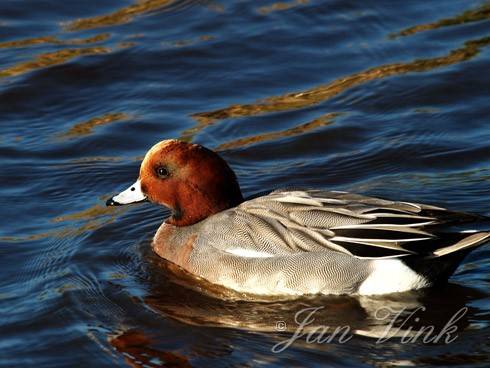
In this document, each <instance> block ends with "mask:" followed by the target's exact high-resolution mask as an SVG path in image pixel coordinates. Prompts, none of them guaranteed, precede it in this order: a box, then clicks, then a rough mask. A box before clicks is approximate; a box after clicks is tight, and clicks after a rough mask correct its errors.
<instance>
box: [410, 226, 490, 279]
mask: <svg viewBox="0 0 490 368" xmlns="http://www.w3.org/2000/svg"><path fill="white" fill-rule="evenodd" d="M455 235H456V234H453V236H455ZM456 239H457V240H456V242H453V243H452V244H451V245H448V246H444V247H442V248H439V249H436V250H434V251H432V254H431V255H428V256H425V257H424V258H422V259H420V256H419V257H416V256H408V257H403V262H404V263H405V264H406V265H407V266H409V267H410V268H411V269H412V270H414V271H415V272H417V273H418V274H419V275H422V276H424V277H425V278H426V279H427V280H429V281H430V282H431V284H432V285H435V284H438V283H441V282H446V281H447V279H448V278H449V277H450V276H451V275H452V274H453V273H454V271H456V268H458V266H459V264H460V263H461V261H462V260H463V259H464V258H465V257H466V256H467V255H468V254H469V253H470V252H472V251H473V250H475V249H476V248H478V247H479V246H481V245H483V244H485V243H486V242H488V241H489V240H490V231H480V232H474V233H470V232H463V233H459V234H457V237H456Z"/></svg>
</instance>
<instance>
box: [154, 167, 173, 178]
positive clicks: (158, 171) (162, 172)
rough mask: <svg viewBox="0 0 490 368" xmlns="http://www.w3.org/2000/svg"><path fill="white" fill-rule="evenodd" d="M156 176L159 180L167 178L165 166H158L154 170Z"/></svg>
mask: <svg viewBox="0 0 490 368" xmlns="http://www.w3.org/2000/svg"><path fill="white" fill-rule="evenodd" d="M156 174H157V176H158V177H159V178H162V179H164V178H167V177H168V176H169V175H170V174H169V172H168V170H167V168H166V167H165V166H158V167H157V169H156Z"/></svg>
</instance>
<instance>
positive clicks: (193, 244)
mask: <svg viewBox="0 0 490 368" xmlns="http://www.w3.org/2000/svg"><path fill="white" fill-rule="evenodd" d="M139 202H152V203H155V204H159V205H163V206H165V207H167V208H168V209H170V210H171V215H170V217H168V218H167V219H166V220H165V221H164V222H163V223H162V224H161V226H160V227H159V228H158V230H157V232H156V234H155V235H154V238H153V241H152V248H153V250H154V252H155V253H156V254H157V255H158V256H160V257H162V258H164V259H165V260H167V261H169V262H171V263H174V264H176V265H177V266H179V268H181V269H183V270H184V271H187V272H188V273H190V274H191V275H193V276H195V277H196V278H197V279H201V280H205V281H206V282H208V283H211V284H214V285H217V286H220V287H224V288H226V289H228V290H232V291H234V292H237V293H244V294H247V295H257V296H268V297H276V296H292V297H294V296H305V295H317V294H322V295H341V294H344V295H382V294H390V293H398V292H405V291H409V290H417V289H422V288H429V287H435V286H437V285H441V284H443V283H444V282H446V281H447V280H448V278H449V277H450V276H451V275H452V274H453V273H454V272H455V270H456V268H457V267H458V265H459V264H460V263H461V262H462V260H463V258H464V257H465V256H466V255H467V254H468V253H470V252H471V251H473V250H474V249H476V248H477V247H478V246H481V245H483V244H484V243H486V242H487V241H488V240H489V239H490V232H489V231H480V230H471V229H470V230H460V229H461V226H462V224H475V223H476V222H478V221H480V220H482V219H483V216H481V215H472V214H468V213H463V212H454V211H450V210H447V209H445V208H442V207H438V206H434V205H428V204H420V203H411V202H402V201H392V200H387V199H381V198H374V197H369V196H365V195H361V194H352V193H347V192H343V191H327V190H319V189H302V188H285V189H278V190H274V191H272V192H270V193H268V194H265V195H257V196H254V197H252V198H248V199H246V200H245V199H244V198H243V196H242V193H241V190H240V186H239V184H238V180H237V177H236V175H235V173H234V172H233V170H232V169H231V168H230V166H229V165H228V164H227V163H226V161H225V160H224V159H223V158H221V157H220V156H219V155H218V154H217V153H215V152H213V151H212V150H210V149H207V148H205V147H203V146H201V145H199V144H194V143H188V142H184V141H180V140H175V139H167V140H163V141H161V142H159V143H157V144H155V145H154V146H153V147H152V148H151V149H150V150H149V151H148V152H147V153H146V155H145V156H144V159H143V161H142V163H141V167H140V170H139V177H138V179H137V180H136V182H135V183H134V184H132V185H131V186H130V187H129V188H127V189H126V190H124V191H122V192H121V193H119V194H117V195H115V196H113V197H111V198H109V199H108V200H107V202H106V204H107V206H120V205H128V204H133V203H139ZM465 228H467V226H465Z"/></svg>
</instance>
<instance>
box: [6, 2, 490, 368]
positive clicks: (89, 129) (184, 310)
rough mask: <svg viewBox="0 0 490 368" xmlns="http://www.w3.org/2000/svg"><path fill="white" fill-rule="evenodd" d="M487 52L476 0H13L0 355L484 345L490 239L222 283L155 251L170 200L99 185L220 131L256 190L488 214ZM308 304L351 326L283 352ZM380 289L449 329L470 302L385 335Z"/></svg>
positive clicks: (443, 358)
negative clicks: (310, 276) (148, 158)
mask: <svg viewBox="0 0 490 368" xmlns="http://www.w3.org/2000/svg"><path fill="white" fill-rule="evenodd" d="M489 56H490V5H489V3H488V2H482V1H462V0H460V1H456V0H451V1H444V2H441V1H427V0H426V1H419V0H417V1H415V0H414V1H403V2H402V1H397V2H393V1H362V2H360V1H345V0H344V1H340V0H338V1H332V0H328V1H315V0H309V1H308V0H285V1H284V2H274V1H238V0H237V1H224V0H217V1H197V0H196V1H193V0H187V1H170V0H139V1H136V0H134V1H133V0H99V1H82V2H74V1H61V0H7V1H1V2H0V122H1V125H0V160H1V165H0V167H1V171H0V175H1V180H0V188H1V192H2V206H1V207H0V217H1V218H2V226H1V228H0V254H1V255H0V260H1V263H0V265H1V267H0V274H1V277H0V280H1V283H0V365H1V366H5V367H12V366H21V365H25V366H37V367H54V366H88V365H90V366H100V367H106V366H107V367H112V366H133V367H143V366H146V367H147V366H152V367H153V366H169V367H176V366H178V367H188V366H194V367H202V366H211V367H228V366H243V367H255V366H277V367H282V366H352V367H360V366H377V367H387V366H441V365H442V366H447V365H451V366H461V367H463V366H465V367H487V366H488V365H489V364H490V345H489V343H488V341H489V340H488V337H489V332H490V326H489V322H490V294H489V292H488V290H489V285H490V279H489V277H488V275H489V271H490V261H489V259H490V257H489V255H490V251H489V248H488V246H487V247H482V248H480V249H478V250H477V251H475V252H474V253H472V254H471V255H470V256H468V257H467V259H466V260H465V263H464V265H462V266H461V267H460V268H459V270H458V271H457V273H456V274H455V275H454V276H453V277H452V279H451V282H450V284H449V285H448V286H447V287H444V288H442V289H440V290H431V291H427V292H417V293H406V294H402V295H398V296H391V297H386V298H376V299H366V298H364V299H358V298H350V297H322V298H305V299H301V300H297V301H275V302H270V303H254V302H250V301H249V302H246V301H233V300H220V299H218V298H216V297H215V296H210V295H205V294H203V292H202V290H196V288H192V287H190V286H192V285H189V284H192V282H189V281H188V280H187V281H185V280H184V279H185V277H184V275H179V274H178V272H177V271H176V270H173V269H172V267H170V266H169V265H167V264H162V262H161V260H159V259H158V257H157V256H155V255H154V254H153V253H152V251H151V248H150V242H151V238H152V236H153V234H154V232H155V230H156V229H157V227H158V225H159V224H160V223H161V222H162V220H163V219H164V218H165V216H167V215H168V211H166V210H165V209H162V208H157V207H155V206H152V205H149V204H144V205H137V206H133V207H127V208H106V207H105V206H104V203H105V200H106V199H107V198H109V196H110V195H111V194H114V193H116V192H117V191H119V190H121V189H124V188H126V187H127V186H128V185H129V184H130V183H132V182H133V181H134V179H135V178H136V176H137V173H138V168H139V162H140V160H141V158H142V156H143V155H144V154H145V152H146V150H147V149H148V148H149V147H150V146H151V145H153V144H154V143H156V142H157V141H159V140H161V139H165V138H180V139H184V140H188V141H193V142H197V143H200V144H203V145H205V146H207V147H209V148H212V149H215V150H217V151H219V153H220V154H221V155H222V156H223V157H224V158H225V159H226V160H227V161H228V162H229V163H230V165H231V166H232V168H233V169H234V170H235V172H236V174H237V176H238V178H239V182H240V185H241V187H242V190H243V192H244V194H245V195H252V194H254V193H256V192H260V191H264V190H272V189H276V188H280V187H284V186H294V185H301V186H303V187H312V188H327V189H336V190H348V191H354V192H358V193H364V194H369V195H377V196H381V197H384V198H392V199H398V200H405V201H416V202H425V203H430V204H435V205H439V206H443V207H447V208H451V209H454V210H460V211H468V212H474V213H481V214H486V215H490V209H489V200H490V144H489V142H490V125H489V120H488V119H489V116H490V103H489V96H490V73H489V70H490V58H489ZM305 307H322V309H321V310H319V312H318V314H317V315H316V317H317V318H316V320H315V323H314V325H315V326H333V327H335V326H349V327H350V328H351V329H352V331H354V330H355V333H353V337H352V338H351V339H350V340H349V341H347V342H344V343H342V342H341V341H339V339H333V341H331V342H328V343H325V342H324V343H319V342H318V341H311V340H310V341H308V340H307V337H306V336H302V337H300V338H298V339H297V340H296V341H295V342H294V343H292V344H291V346H289V347H288V348H287V349H285V350H284V351H282V352H273V347H274V346H275V344H277V343H280V342H281V341H284V340H287V339H289V338H290V337H291V336H294V331H295V329H296V327H297V322H296V321H295V314H296V313H297V312H298V311H301V310H302V309H303V308H305ZM380 307H390V308H391V310H392V311H403V313H404V314H403V315H404V316H410V313H411V311H415V310H418V312H417V313H418V314H417V316H419V320H418V321H415V320H414V319H413V320H412V321H411V322H410V323H409V324H410V325H412V324H415V325H417V326H418V327H420V326H427V325H436V326H438V328H439V329H441V328H443V327H444V325H445V324H446V323H448V321H449V320H450V319H451V317H452V316H454V315H455V314H457V313H458V311H461V310H463V311H465V312H464V316H463V317H462V318H461V319H460V320H459V321H458V323H457V333H456V335H457V336H456V338H455V339H454V341H452V342H451V343H448V344H447V343H445V342H443V341H439V342H436V343H434V342H432V343H431V342H428V343H427V342H424V341H422V339H415V340H414V341H411V342H408V343H407V342H403V341H401V339H400V338H393V339H390V340H388V341H386V342H383V343H377V337H376V336H379V333H380V331H382V330H383V329H384V328H385V327H386V326H387V324H388V322H387V321H380V320H378V319H376V316H375V312H374V311H376V310H378V309H379V308H380ZM420 307H423V308H425V309H424V310H420V309H418V308H420ZM283 323H284V325H283ZM285 326H287V327H285ZM312 326H313V325H312ZM312 326H310V327H312ZM405 327H406V326H405ZM283 330H285V331H283Z"/></svg>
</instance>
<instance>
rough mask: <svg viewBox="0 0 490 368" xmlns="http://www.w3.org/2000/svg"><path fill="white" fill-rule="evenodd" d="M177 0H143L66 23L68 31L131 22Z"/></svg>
mask: <svg viewBox="0 0 490 368" xmlns="http://www.w3.org/2000/svg"><path fill="white" fill-rule="evenodd" d="M174 2H175V0H143V1H136V2H135V3H134V4H132V5H129V6H126V7H124V8H120V9H119V10H116V11H115V12H113V13H110V14H105V15H99V16H95V17H90V18H81V19H77V20H74V21H71V22H69V23H67V24H66V25H65V29H66V30H67V31H80V30H86V29H93V28H99V27H107V26H115V25H120V24H125V23H129V22H131V20H133V18H134V17H136V16H138V15H142V14H145V13H149V12H152V11H154V10H158V9H160V8H163V7H165V6H168V5H170V4H172V3H174Z"/></svg>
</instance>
